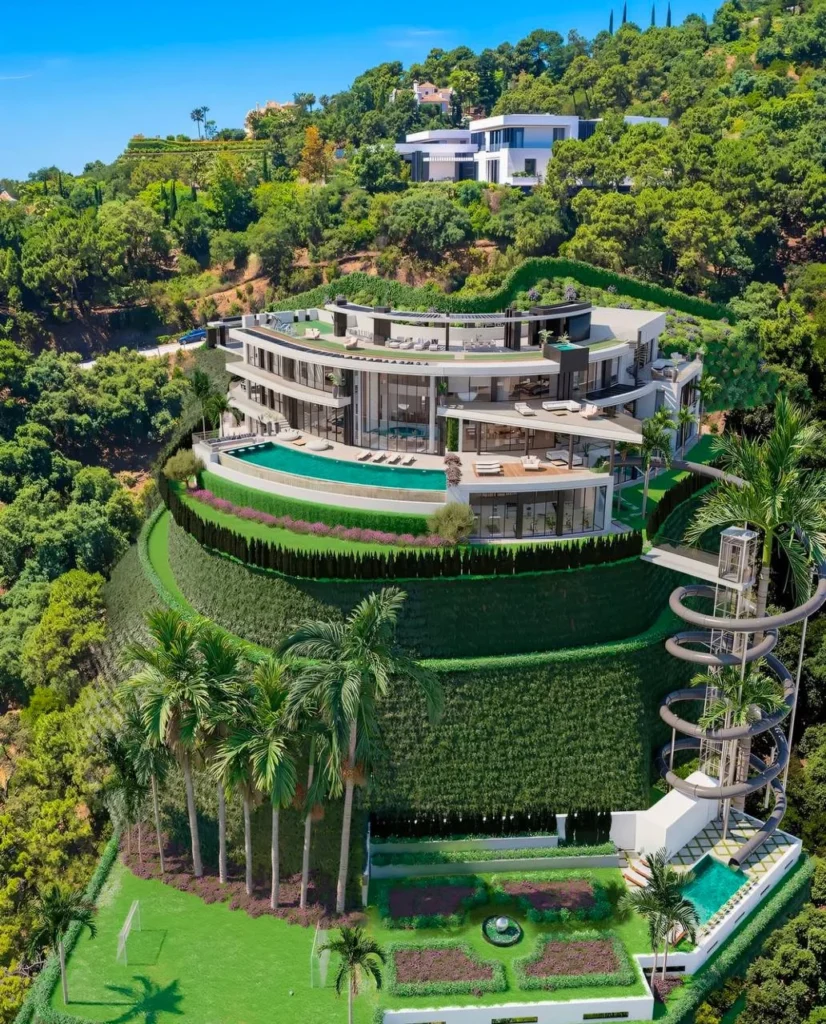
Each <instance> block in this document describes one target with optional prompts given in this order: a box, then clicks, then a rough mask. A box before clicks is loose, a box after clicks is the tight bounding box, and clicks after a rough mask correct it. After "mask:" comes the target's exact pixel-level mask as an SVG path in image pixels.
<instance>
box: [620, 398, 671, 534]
mask: <svg viewBox="0 0 826 1024" xmlns="http://www.w3.org/2000/svg"><path fill="white" fill-rule="evenodd" d="M672 430H674V421H673V420H672V419H671V416H670V415H669V414H668V411H667V410H666V409H664V408H663V409H658V410H657V412H655V413H654V415H653V416H651V417H649V418H648V419H647V420H643V423H642V430H641V433H642V441H638V442H635V443H633V444H632V445H630V447H631V448H633V449H635V450H636V451H638V452H639V453H640V461H641V462H642V469H643V473H644V482H643V487H642V518H643V519H645V513H646V509H647V508H648V485H649V483H650V481H651V466H652V463H653V461H654V457H655V456H657V455H659V457H660V458H661V459H662V461H663V462H664V463H665V465H666V468H668V469H670V468H671V431H672Z"/></svg>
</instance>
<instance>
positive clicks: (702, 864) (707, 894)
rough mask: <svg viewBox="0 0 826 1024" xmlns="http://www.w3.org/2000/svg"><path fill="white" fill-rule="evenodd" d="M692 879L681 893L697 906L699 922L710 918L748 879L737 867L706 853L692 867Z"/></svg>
mask: <svg viewBox="0 0 826 1024" xmlns="http://www.w3.org/2000/svg"><path fill="white" fill-rule="evenodd" d="M693 871H694V881H693V882H691V883H689V885H687V886H686V887H685V889H683V895H684V896H685V898H686V899H687V900H691V902H692V903H693V904H694V906H695V907H696V908H697V916H698V917H699V919H700V924H705V923H706V921H708V920H710V918H712V917H713V916H714V915H715V914H716V913H717V911H718V910H719V909H720V907H722V906H723V904H724V903H726V902H727V901H728V900H730V899H731V897H732V896H733V895H734V894H735V893H736V892H737V890H738V889H739V888H741V886H743V885H745V884H746V882H747V881H748V880H749V879H748V875H746V874H745V872H743V871H741V870H740V869H739V868H730V867H728V865H726V864H723V863H722V862H721V861H719V860H717V858H716V857H711V856H710V855H709V854H706V855H705V857H703V858H702V859H701V860H700V861H698V863H697V866H696V867H695V868H693Z"/></svg>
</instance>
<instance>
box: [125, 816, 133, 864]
mask: <svg viewBox="0 0 826 1024" xmlns="http://www.w3.org/2000/svg"><path fill="white" fill-rule="evenodd" d="M126 856H127V857H131V856H132V822H131V821H129V820H127V822H126Z"/></svg>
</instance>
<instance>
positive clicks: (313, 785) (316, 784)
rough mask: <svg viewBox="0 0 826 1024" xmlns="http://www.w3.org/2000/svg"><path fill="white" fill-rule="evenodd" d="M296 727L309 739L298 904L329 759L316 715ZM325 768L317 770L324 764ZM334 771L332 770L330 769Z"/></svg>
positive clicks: (301, 904)
mask: <svg viewBox="0 0 826 1024" xmlns="http://www.w3.org/2000/svg"><path fill="white" fill-rule="evenodd" d="M299 729H300V731H301V732H302V733H303V735H304V736H305V738H306V739H307V740H309V744H308V753H307V788H306V791H305V793H304V810H305V814H304V848H303V853H302V857H301V897H300V899H299V903H298V905H299V907H300V908H301V909H302V910H304V909H305V908H306V906H307V891H308V889H309V886H310V841H311V839H312V830H313V820H314V818H315V819H318V818H319V817H320V816H321V814H323V803H324V800H325V799H326V797H327V791H328V788H329V778H330V775H331V772H330V765H329V760H328V761H327V763H326V765H325V764H324V763H322V758H323V757H324V754H325V752H326V753H329V750H330V746H329V744H328V743H327V742H326V735H325V731H324V723H323V722H322V720H321V719H320V718H318V717H312V718H306V719H305V721H304V722H303V724H302V725H301V726H299ZM325 767H326V769H327V770H318V769H323V768H325ZM332 774H333V775H334V774H335V772H334V771H333V772H332Z"/></svg>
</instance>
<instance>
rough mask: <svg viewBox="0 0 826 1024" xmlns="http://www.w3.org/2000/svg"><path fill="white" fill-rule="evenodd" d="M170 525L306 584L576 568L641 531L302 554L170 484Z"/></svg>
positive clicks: (627, 545) (634, 545)
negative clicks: (217, 517)
mask: <svg viewBox="0 0 826 1024" xmlns="http://www.w3.org/2000/svg"><path fill="white" fill-rule="evenodd" d="M162 493H163V496H164V500H165V502H166V504H167V506H168V508H169V511H170V512H171V513H172V517H173V518H174V520H175V522H176V523H177V524H178V526H180V527H181V528H182V529H184V530H186V532H187V533H189V534H191V535H192V536H193V537H194V538H195V540H196V541H198V543H199V544H201V545H203V546H204V547H206V548H209V549H211V550H212V551H217V552H218V553H219V554H224V555H229V556H230V558H234V559H236V560H237V561H239V562H244V563H245V564H247V565H250V566H252V567H254V568H256V569H264V570H267V571H272V572H277V573H280V574H283V575H285V576H290V577H303V578H305V579H311V580H319V579H326V580H354V579H355V580H406V579H433V578H436V577H438V578H444V577H448V578H450V577H460V576H516V575H521V574H523V573H530V572H554V571H559V570H564V569H580V568H584V567H587V566H590V565H602V564H605V563H609V562H618V561H621V560H623V559H626V558H633V557H635V556H637V555H640V554H642V534H641V533H637V532H633V533H616V534H606V535H602V536H597V537H589V538H587V539H585V540H581V541H567V542H566V541H558V542H556V543H553V544H533V545H527V546H526V545H520V546H514V545H511V544H502V545H496V546H494V545H490V546H488V545H486V546H481V547H480V546H476V545H472V546H468V547H455V548H432V549H423V548H403V549H401V550H395V549H391V550H388V551H387V553H384V552H381V553H379V552H366V553H358V554H354V553H351V552H349V551H347V550H346V549H345V550H342V551H340V552H339V551H303V550H297V549H295V548H291V547H288V546H286V545H283V544H274V543H272V542H271V541H266V540H261V539H259V538H258V537H249V536H245V535H244V534H243V533H236V532H235V530H233V529H231V528H230V527H227V526H222V525H220V524H219V523H214V522H211V521H210V520H208V519H202V518H201V517H200V516H199V515H198V511H197V509H196V508H193V506H192V505H191V504H188V503H187V502H184V501H182V500H181V498H180V495H179V494H178V493H177V492H176V491H175V490H174V489H173V488H171V487H169V486H166V487H164V488H162Z"/></svg>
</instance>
